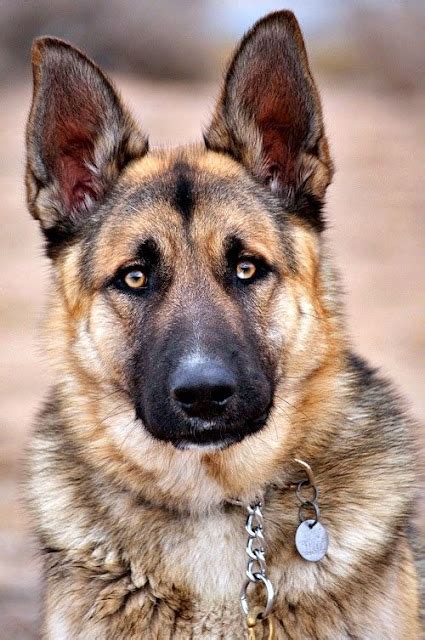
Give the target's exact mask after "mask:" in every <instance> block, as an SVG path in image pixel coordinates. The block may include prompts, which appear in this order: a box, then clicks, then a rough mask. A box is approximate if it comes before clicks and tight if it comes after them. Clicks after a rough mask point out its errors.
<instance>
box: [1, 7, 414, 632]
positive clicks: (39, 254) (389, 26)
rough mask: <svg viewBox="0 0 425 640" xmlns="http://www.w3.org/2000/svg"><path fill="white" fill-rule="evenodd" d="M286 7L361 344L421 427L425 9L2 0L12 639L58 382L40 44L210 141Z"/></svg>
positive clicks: (34, 569)
mask: <svg viewBox="0 0 425 640" xmlns="http://www.w3.org/2000/svg"><path fill="white" fill-rule="evenodd" d="M281 8H290V9H292V10H293V11H295V13H296V15H297V17H298V19H299V21H300V23H301V27H302V28H303V30H304V34H305V37H306V40H307V48H308V50H309V53H310V57H311V62H312V67H313V70H314V71H315V73H316V76H317V79H318V82H319V85H320V88H321V92H322V98H323V105H324V112H325V120H326V124H327V128H328V133H329V138H330V141H331V145H332V150H333V156H334V159H335V163H336V167H337V173H336V177H335V180H334V184H333V185H332V187H331V188H330V190H329V196H328V207H327V216H328V219H329V229H328V231H327V235H328V237H329V242H330V244H331V245H332V248H333V253H334V255H335V259H336V262H337V264H338V266H339V269H340V271H341V272H342V277H343V282H344V286H345V290H346V291H347V294H346V303H347V317H348V323H349V328H350V332H351V335H352V337H353V341H354V343H355V345H356V347H357V348H358V350H359V351H360V352H361V353H363V354H365V355H366V356H367V357H368V358H369V359H370V361H371V362H372V363H373V364H374V365H378V366H380V367H381V369H382V371H383V372H385V373H388V374H389V375H390V376H391V377H392V378H393V379H394V380H395V381H396V383H397V385H398V387H399V388H400V390H401V392H402V393H403V394H404V395H405V396H406V397H407V399H408V402H409V404H410V405H411V407H412V411H413V413H414V415H416V417H417V418H418V423H419V425H423V424H424V423H425V394H424V393H423V380H424V375H425V322H424V319H425V291H424V280H425V189H424V169H425V40H424V34H425V3H424V2H423V0H417V1H415V0H401V1H400V2H396V1H391V0H369V1H366V0H364V1H361V0H359V1H356V2H354V1H353V2H351V1H349V0H335V1H334V2H332V3H330V2H326V1H325V0H298V1H296V0H293V1H290V0H286V2H284V3H281V2H271V1H266V0H264V1H261V0H240V1H238V0H218V1H214V2H213V1H212V0H211V1H209V0H178V1H176V0H175V1H172V0H156V2H149V1H148V0H120V1H119V2H118V0H114V1H111V2H102V1H101V0H74V1H73V2H72V3H71V2H68V1H67V0H49V1H48V0H33V1H32V2H29V1H23V0H1V1H0V184H1V193H2V202H3V204H2V212H1V233H0V261H1V264H0V311H1V317H0V322H1V325H0V341H1V350H0V376H1V381H0V403H1V426H0V456H1V461H0V639H1V640H11V639H13V640H29V639H30V638H31V639H33V638H37V637H38V617H39V607H40V586H41V582H40V572H39V566H38V563H37V558H36V554H35V551H34V546H33V543H32V541H31V538H30V536H29V534H28V529H27V527H28V525H27V522H26V520H25V516H24V513H23V510H22V508H21V506H20V503H19V493H20V491H19V480H20V477H21V475H22V471H21V466H20V459H21V457H22V452H23V448H24V446H25V442H26V440H27V437H28V433H29V429H30V426H31V420H32V417H33V415H34V413H35V411H36V410H37V408H38V407H39V406H40V404H41V398H42V397H43V394H44V392H45V390H46V387H47V384H48V381H49V374H48V368H47V366H46V363H45V362H44V358H43V353H41V349H40V348H39V347H37V345H38V344H39V341H38V335H39V324H40V318H41V315H42V310H43V296H44V292H45V291H46V289H47V287H48V264H47V261H46V259H45V258H44V257H43V251H42V245H41V238H40V236H39V233H38V229H37V226H36V224H35V223H33V222H32V221H31V220H30V217H29V215H28V213H27V212H26V210H25V197H24V186H23V173H24V127H25V119H26V116H27V112H28V109H29V105H30V97H31V77H30V75H31V74H30V62H29V55H30V53H29V52H30V46H31V40H32V39H33V38H34V37H35V36H37V35H41V34H50V35H55V36H59V37H62V38H65V39H67V40H69V41H71V42H73V43H74V44H76V45H78V46H79V47H81V48H82V49H83V50H85V51H86V52H87V53H88V54H89V55H90V56H92V57H93V58H95V59H96V61H97V62H98V63H99V64H100V65H102V66H103V67H105V68H106V69H107V70H109V72H110V74H111V75H112V77H113V78H114V79H115V80H116V83H117V84H118V86H119V87H120V89H121V91H122V94H123V97H124V99H125V100H126V101H127V103H128V104H129V105H130V107H131V108H132V109H133V111H134V112H135V114H136V115H137V117H138V118H139V120H140V122H141V123H142V125H143V128H144V129H145V130H147V131H148V132H149V133H150V139H151V143H154V144H155V143H156V144H164V143H171V144H175V143H180V142H183V141H191V140H199V139H200V131H201V127H202V126H204V125H206V123H207V122H208V118H209V114H210V113H211V110H212V107H213V104H214V100H215V96H216V94H217V90H218V86H219V81H220V78H221V74H222V69H223V65H224V62H225V60H226V58H227V56H228V55H229V52H230V51H231V49H232V47H233V46H234V44H235V41H236V39H237V38H239V37H240V36H241V35H242V33H243V32H244V30H245V29H247V28H248V27H249V26H250V25H251V24H252V23H253V22H254V21H255V20H256V19H257V18H259V17H260V16H262V15H264V14H265V13H267V12H269V11H272V10H276V9H281ZM424 448H425V434H424V431H423V429H421V427H420V428H419V429H418V449H419V450H422V451H423V450H424ZM422 513H425V511H424V510H423V508H422ZM424 521H425V519H424V517H423V516H420V525H422V526H423V524H424Z"/></svg>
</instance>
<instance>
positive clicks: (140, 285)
mask: <svg viewBox="0 0 425 640" xmlns="http://www.w3.org/2000/svg"><path fill="white" fill-rule="evenodd" d="M121 282H122V284H123V285H124V286H125V287H127V288H128V289H133V290H135V289H144V288H145V287H146V286H147V284H148V277H147V275H146V273H145V272H144V271H142V270H141V269H134V268H133V269H131V270H130V271H127V272H126V273H123V274H122V276H121Z"/></svg>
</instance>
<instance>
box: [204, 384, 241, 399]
mask: <svg viewBox="0 0 425 640" xmlns="http://www.w3.org/2000/svg"><path fill="white" fill-rule="evenodd" d="M234 392H235V388H234V387H233V386H231V385H229V384H227V385H226V384H222V385H218V386H216V387H212V388H211V390H210V395H211V401H212V402H216V403H217V404H223V403H224V402H226V401H227V400H228V399H229V398H230V397H231V396H232V395H233V394H234Z"/></svg>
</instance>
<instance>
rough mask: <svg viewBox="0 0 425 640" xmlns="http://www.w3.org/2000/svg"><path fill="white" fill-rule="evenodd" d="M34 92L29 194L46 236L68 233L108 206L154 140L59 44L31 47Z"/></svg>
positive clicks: (86, 64) (41, 42)
mask: <svg viewBox="0 0 425 640" xmlns="http://www.w3.org/2000/svg"><path fill="white" fill-rule="evenodd" d="M32 63H33V77H34V91H33V101H32V107H31V111H30V115H29V119H28V125H27V172H26V184H27V196H28V205H29V209H30V212H31V214H32V215H33V216H34V217H35V218H37V219H38V220H39V221H40V223H41V226H42V229H43V231H44V232H45V234H46V236H48V237H50V238H59V237H60V236H61V235H63V234H66V233H67V232H68V231H69V230H70V228H72V227H73V226H74V225H76V224H77V223H78V222H79V221H81V219H83V218H84V216H85V215H86V214H87V213H88V212H89V211H90V210H91V209H92V208H93V207H94V206H95V205H96V204H97V203H99V202H100V201H101V199H102V197H103V196H104V195H105V193H106V191H107V190H108V188H109V187H110V186H111V184H112V183H113V182H114V181H115V180H116V178H117V176H118V175H119V173H120V172H121V171H122V169H123V168H124V166H125V165H126V164H127V163H128V162H129V161H131V160H132V159H135V158H138V157H141V156H142V155H144V154H145V153H146V151H147V147H148V143H147V138H146V137H145V136H144V135H143V134H142V132H141V131H140V130H139V128H138V127H137V125H136V124H135V123H134V121H133V119H132V118H131V116H130V115H129V113H128V112H127V110H126V109H125V107H124V106H123V105H122V103H121V101H120V99H119V97H118V95H117V93H116V91H115V90H114V88H113V86H112V84H111V82H110V81H109V80H108V79H107V77H106V76H105V75H104V74H103V73H102V71H101V70H100V69H99V68H98V67H97V66H96V65H95V64H94V63H93V62H92V61H91V60H89V59H88V58H87V57H86V56H85V55H84V54H82V53H81V52H80V51H78V50H77V49H75V48H73V47H72V46H71V45H69V44H67V43H66V42H63V41H61V40H58V39H56V38H40V39H38V40H36V41H35V42H34V44H33V48H32Z"/></svg>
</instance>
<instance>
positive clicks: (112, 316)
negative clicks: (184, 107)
mask: <svg viewBox="0 0 425 640" xmlns="http://www.w3.org/2000/svg"><path fill="white" fill-rule="evenodd" d="M283 19H285V20H287V19H288V17H287V16H286V18H282V17H281V16H280V14H279V20H283ZM289 24H290V27H291V29H295V28H296V29H298V28H297V27H294V22H293V19H292V18H291V19H290V21H289ZM296 34H297V35H296V38H295V40H296V42H297V46H298V48H301V49H302V56H301V57H302V59H303V62H304V65H306V64H307V62H306V58H305V51H304V48H303V45H302V40H300V38H301V35H300V34H299V30H298V31H296ZM308 78H309V80H308V84H309V86H310V88H311V86H313V85H311V83H312V80H311V76H310V75H308ZM312 90H313V89H312ZM313 92H314V98H315V100H316V101H318V94H317V92H316V90H315V89H314V90H313ZM217 118H218V119H220V118H219V116H216V117H215V120H214V123H213V125H212V129H211V131H212V130H214V136H215V137H214V136H213V137H214V140H215V143H216V144H213V143H212V138H211V136H210V146H214V147H215V150H214V149H211V148H210V149H206V148H204V147H203V146H199V147H198V146H197V147H190V148H184V149H175V150H171V151H170V150H167V151H164V150H162V151H161V150H158V151H156V150H154V151H151V152H149V153H148V154H145V155H143V154H142V153H140V157H137V158H133V159H132V161H131V162H130V163H129V164H128V166H126V167H125V168H124V169H123V170H122V173H121V174H120V177H119V185H120V189H121V191H120V197H119V198H117V199H115V200H114V201H113V202H111V203H110V204H109V205H108V211H107V214H108V215H107V217H106V218H105V220H102V223H101V225H100V226H99V229H98V230H97V231H96V234H95V237H94V239H92V240H91V241H90V242H91V245H90V253H89V255H86V254H85V253H84V252H85V247H84V246H83V243H82V242H81V241H79V240H78V238H77V240H75V241H73V242H70V243H69V245H67V246H65V247H63V248H62V249H61V251H60V252H57V255H55V271H54V274H55V275H54V279H53V285H52V292H51V298H50V304H49V312H48V317H47V323H46V336H47V345H48V348H49V351H50V354H51V360H52V365H53V366H54V370H55V375H56V385H55V389H54V390H53V391H52V393H51V395H50V398H49V401H48V403H47V406H46V409H45V411H44V412H43V414H42V416H41V417H40V419H39V421H38V426H37V429H36V431H35V432H34V436H33V439H32V443H31V447H30V456H29V469H30V475H29V481H28V503H29V505H30V508H31V509H32V513H33V516H34V521H35V528H36V531H37V534H38V536H39V540H40V546H41V548H42V549H43V552H44V561H45V579H46V587H45V615H44V626H43V637H44V638H46V639H47V638H49V639H54V640H62V638H63V639H72V640H74V639H75V640H77V639H80V640H83V639H84V640H105V639H106V638H108V639H111V640H112V639H113V640H115V639H117V640H118V639H124V638H125V639H131V638H144V639H145V638H146V640H149V639H151V638H152V639H154V638H159V639H161V640H162V639H164V640H165V639H166V638H181V639H185V638H196V639H198V638H199V639H200V638H211V639H212V638H226V639H227V638H232V639H235V640H236V639H238V638H241V639H242V638H247V631H246V627H245V623H244V619H243V616H242V613H241V611H240V608H239V592H240V588H241V584H242V582H243V580H244V571H245V562H246V556H245V541H246V532H245V529H244V521H245V512H244V510H243V509H242V508H241V507H239V506H235V505H233V504H232V503H231V500H232V498H239V499H241V500H246V501H249V500H251V499H253V497H255V496H258V495H262V496H263V497H264V516H265V530H266V539H267V564H268V570H269V574H270V578H271V580H272V582H273V585H274V587H275V590H276V601H275V605H274V610H273V616H274V619H275V621H276V638H278V639H289V638H291V639H297V640H306V639H311V640H313V639H317V640H344V639H346V640H348V639H352V638H358V639H361V640H378V639H381V638H382V640H384V638H385V639H390V640H414V639H415V638H419V637H420V628H419V614H418V611H419V590H418V579H417V576H416V573H415V568H414V563H413V558H412V553H411V548H410V543H409V540H408V538H407V528H408V523H409V518H410V512H411V508H412V500H413V489H414V480H415V472H414V462H413V452H412V449H413V447H412V444H411V438H410V421H409V419H408V418H407V417H406V416H405V414H404V412H403V410H400V408H399V401H398V399H397V396H396V395H395V394H394V392H393V391H392V389H391V387H389V385H388V384H387V383H386V382H385V381H382V380H381V379H380V378H379V377H378V376H376V375H375V374H372V373H370V372H368V370H367V368H366V367H364V365H360V364H358V363H357V361H355V360H353V359H352V358H351V356H350V355H349V345H348V342H347V338H346V334H345V328H344V322H343V318H342V316H341V312H340V309H341V302H340V297H339V293H338V281H337V278H336V276H335V273H334V270H333V268H332V265H331V261H330V259H329V258H328V256H327V251H326V247H325V244H324V241H323V238H322V237H321V236H320V235H319V234H318V233H317V231H316V230H315V229H314V228H312V227H311V225H310V224H309V223H308V222H306V221H305V220H304V219H303V218H302V217H300V216H297V215H296V214H295V213H293V212H291V210H290V211H289V213H288V215H286V217H285V241H284V242H282V232H281V228H280V226H279V224H278V223H277V221H276V218H275V216H274V215H272V214H271V213H270V210H269V208H268V205H267V202H268V200H266V199H264V200H263V201H260V200H259V199H257V198H254V197H253V196H251V195H250V194H251V193H252V192H251V191H250V190H252V188H253V182H252V177H251V176H250V175H249V174H248V172H247V166H250V161H249V160H247V159H246V157H244V158H242V163H241V162H240V161H239V159H235V158H232V157H230V155H228V154H224V153H222V152H221V150H220V149H219V148H218V147H219V146H220V145H221V146H223V145H225V144H229V143H228V141H227V142H226V141H225V140H224V138H225V136H226V135H227V134H223V133H222V134H218V133H217V132H218V130H219V129H220V127H221V128H222V127H223V126H224V125H223V123H222V122H221V121H220V122H221V124H218V120H217ZM226 126H227V125H226ZM250 126H251V125H248V127H250ZM251 134H252V129H251V133H249V134H248V138H249V137H250V136H251ZM29 135H31V134H29ZM223 136H224V137H223ZM255 136H257V134H255ZM318 137H319V138H320V140H321V141H320V142H319V143H318V145H319V151H318V153H319V157H316V158H314V159H310V161H309V162H311V166H310V176H309V178H308V181H307V182H308V189H310V190H312V191H313V192H314V193H315V195H316V196H317V195H323V193H324V190H325V187H326V186H327V184H328V182H329V180H330V175H331V171H332V166H331V162H330V159H329V155H328V150H327V143H326V139H325V138H324V134H323V131H322V124H321V120H320V119H319V125H318V129H317V131H316V140H315V143H316V142H317V138H318ZM218 140H220V145H218ZM232 144H233V143H232ZM255 144H256V143H254V146H255ZM252 149H253V148H252V147H251V153H252ZM139 152H140V149H139ZM257 152H258V149H257V151H256V153H257ZM176 163H184V164H185V166H188V167H190V170H191V172H193V174H194V175H195V176H196V181H197V182H196V184H197V188H198V198H197V201H196V205H195V207H194V211H193V212H192V217H191V221H190V224H187V222H186V221H185V220H184V219H183V217H182V215H180V213H179V212H177V211H176V210H175V209H174V208H173V206H171V204H170V202H169V201H168V200H167V199H166V198H165V196H164V198H162V197H161V196H158V198H157V199H155V200H153V201H151V200H149V201H148V204H146V203H145V204H143V203H142V204H140V205H134V204H132V202H133V201H132V200H131V197H132V194H134V193H137V190H138V189H139V188H140V187H141V186H143V185H145V184H148V183H149V181H153V180H155V179H157V178H158V179H161V180H164V181H167V180H168V177H167V176H169V175H170V172H172V170H173V167H175V166H176ZM307 165H308V162H307V163H306V160H305V158H304V159H303V160H302V166H303V168H304V169H303V170H305V168H306V166H307ZM251 170H252V171H253V172H254V173H255V170H254V169H253V168H252V166H251ZM257 177H258V176H257ZM214 181H216V182H217V181H219V182H220V184H225V185H226V187H225V188H226V189H227V188H228V189H229V193H231V194H232V195H231V197H226V198H224V197H222V194H221V193H220V194H219V195H217V190H216V191H214V190H212V189H211V188H210V185H211V184H214ZM223 188H224V187H223ZM297 188H298V187H297ZM31 193H32V192H31ZM30 201H31V207H37V206H38V207H41V208H42V207H43V206H44V205H43V204H40V203H38V204H37V202H35V201H34V195H31V194H30ZM288 202H289V201H288ZM43 210H44V209H43ZM36 217H42V216H40V215H39V211H38V210H37V212H36ZM123 220H125V224H123V222H122V221H123ZM236 231H237V233H238V234H239V235H240V236H241V237H243V239H244V241H245V242H246V244H247V245H248V247H249V251H250V253H252V254H255V255H260V256H264V258H265V259H267V261H268V262H269V263H271V264H273V265H274V272H273V275H272V276H270V277H269V278H268V279H267V280H265V281H264V282H263V283H262V284H261V286H259V287H258V289H257V290H256V292H255V293H254V294H253V297H252V298H251V299H250V302H249V305H250V306H249V315H250V320H251V321H252V322H253V325H254V326H255V332H256V336H257V339H258V341H259V342H260V344H261V348H262V350H263V352H264V354H267V355H268V356H269V357H270V358H273V357H276V354H277V373H276V379H277V380H278V382H277V386H276V389H275V391H274V406H273V408H272V410H271V413H270V415H269V418H268V421H267V424H266V425H265V426H264V427H263V428H262V429H261V430H260V431H259V432H257V433H255V434H253V435H251V436H249V437H247V438H245V439H243V440H242V441H241V442H239V443H238V444H235V445H232V446H230V447H228V448H226V449H223V450H203V449H197V450H185V451H182V450H178V449H176V448H175V447H174V446H173V445H171V444H170V443H166V442H162V441H158V440H156V439H154V438H153V437H152V436H151V435H150V434H149V433H148V431H147V430H146V429H145V428H144V426H143V424H142V423H141V421H140V420H137V419H136V418H135V417H134V407H133V404H132V402H131V400H130V398H129V395H128V393H127V391H126V385H127V377H126V366H127V363H128V359H129V354H130V353H131V349H132V348H133V342H132V341H133V339H134V331H135V323H136V321H137V320H138V319H137V318H136V314H135V311H134V306H132V305H131V304H130V302H129V301H128V300H127V299H126V298H125V297H123V296H122V295H121V294H117V293H116V292H113V291H110V292H108V295H105V292H104V289H103V287H104V283H105V282H108V280H109V279H110V278H111V277H113V276H114V273H115V272H116V270H117V269H118V268H119V267H121V266H122V265H127V264H132V261H133V260H134V251H135V248H136V246H137V244H138V242H139V241H140V238H144V237H145V236H146V235H147V234H148V235H149V236H150V237H154V238H155V240H156V242H157V244H158V245H159V246H160V248H161V252H162V256H163V260H164V264H165V265H166V268H167V269H168V270H170V271H172V272H173V279H172V283H171V284H170V286H169V289H168V290H167V293H166V294H165V295H164V299H163V300H162V302H161V314H160V316H158V319H157V320H155V322H156V323H157V324H156V325H155V326H154V327H153V329H152V331H162V330H164V328H166V327H169V326H172V320H173V318H175V317H179V318H187V316H188V314H190V317H191V318H192V322H193V326H194V327H196V321H197V318H198V319H199V317H201V314H202V313H205V309H206V308H207V311H208V305H210V304H213V307H211V309H212V311H211V313H214V314H215V315H216V316H219V317H223V318H225V319H226V321H227V322H228V323H229V326H231V328H232V331H234V334H235V335H236V336H238V335H239V334H242V332H243V327H244V323H245V322H246V316H245V314H244V313H243V312H241V309H240V307H239V306H238V305H237V304H236V302H235V300H234V299H233V298H232V297H231V296H230V295H228V293H226V291H225V289H224V288H223V286H222V285H221V284H220V281H219V279H218V276H217V273H219V272H220V268H222V263H223V259H224V258H223V242H224V239H225V238H226V237H228V236H229V235H232V234H234V233H235V232H236ZM85 260H86V262H88V264H89V266H87V265H86V267H84V268H85V269H86V271H85V272H84V274H85V276H84V277H82V264H83V263H84V261H85ZM200 282H201V283H202V287H201V288H199V283H200ZM200 291H201V293H202V296H203V297H202V298H201V299H200V298H199V296H200V293H199V292H200ZM194 330H195V329H194ZM153 382H154V381H153ZM294 458H301V459H303V460H306V461H308V462H309V463H310V465H311V466H312V468H313V470H314V473H315V476H316V480H317V484H318V486H319V488H320V507H321V514H322V517H321V520H322V522H323V524H324V525H325V526H326V527H327V529H328V532H329V537H330V547H329V551H328V553H327V555H326V557H325V558H324V559H323V560H322V561H321V562H319V563H309V562H306V561H304V560H303V559H301V557H300V556H299V555H298V554H297V552H296V550H295V547H294V535H295V530H296V527H297V525H298V509H297V501H296V497H295V493H294V490H293V488H291V486H292V485H293V483H294V482H296V481H297V480H299V479H300V477H302V474H300V468H299V467H298V466H297V464H296V463H295V462H294ZM250 593H251V595H252V604H255V603H256V602H257V603H258V604H261V603H262V601H263V597H264V595H263V594H262V592H261V590H260V589H258V590H253V591H252V592H250Z"/></svg>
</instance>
